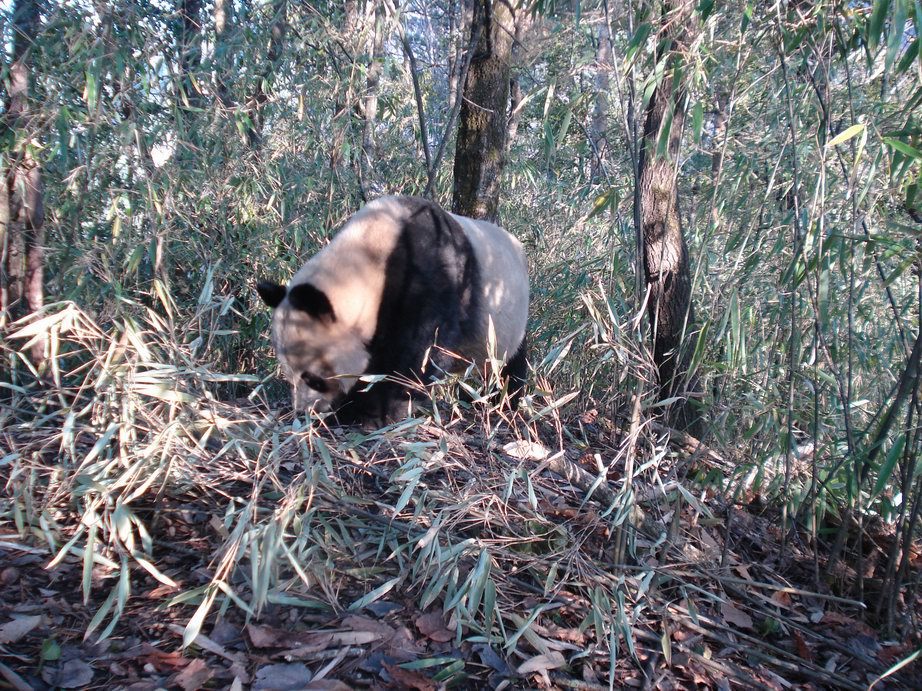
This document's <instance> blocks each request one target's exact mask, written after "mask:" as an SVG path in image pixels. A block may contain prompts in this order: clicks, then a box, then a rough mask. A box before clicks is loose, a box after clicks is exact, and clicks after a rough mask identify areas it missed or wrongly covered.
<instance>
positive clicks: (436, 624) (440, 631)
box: [416, 612, 455, 643]
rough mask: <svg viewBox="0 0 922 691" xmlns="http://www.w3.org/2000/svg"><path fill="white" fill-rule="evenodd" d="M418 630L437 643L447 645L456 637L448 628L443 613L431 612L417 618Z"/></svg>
mask: <svg viewBox="0 0 922 691" xmlns="http://www.w3.org/2000/svg"><path fill="white" fill-rule="evenodd" d="M416 628H417V629H419V632H420V633H421V634H423V635H424V636H427V637H428V638H430V639H431V640H433V641H435V642H436V643H447V642H448V641H450V640H451V639H453V638H454V637H455V633H454V631H451V630H449V628H448V626H446V624H445V618H444V617H443V616H442V614H441V612H430V613H429V614H421V615H420V616H418V617H416Z"/></svg>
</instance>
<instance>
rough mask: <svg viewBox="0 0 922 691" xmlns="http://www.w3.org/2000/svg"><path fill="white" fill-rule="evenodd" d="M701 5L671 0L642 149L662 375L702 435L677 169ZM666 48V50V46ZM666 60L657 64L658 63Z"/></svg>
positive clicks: (650, 309)
mask: <svg viewBox="0 0 922 691" xmlns="http://www.w3.org/2000/svg"><path fill="white" fill-rule="evenodd" d="M693 11H694V0H666V1H665V2H664V3H663V25H664V26H667V25H668V26H670V27H671V29H670V32H669V33H670V36H669V38H671V39H672V47H671V51H670V53H669V54H668V55H667V56H665V59H666V60H667V62H666V71H665V73H664V75H663V78H662V80H661V81H660V83H659V85H658V86H657V87H656V88H655V89H654V91H653V95H652V96H651V98H650V101H649V103H648V104H647V109H646V118H645V122H644V129H643V140H642V142H641V147H640V219H641V221H640V222H641V228H640V230H641V237H642V241H643V267H644V277H645V279H646V283H647V289H648V291H649V296H648V302H647V314H648V316H649V319H650V323H651V327H652V334H653V359H654V362H655V364H656V367H657V370H658V373H659V386H660V397H661V398H662V399H666V398H671V397H673V396H679V397H681V398H682V401H681V402H679V403H677V404H675V405H673V406H670V408H669V410H667V412H666V416H667V420H668V421H669V422H670V424H672V425H673V426H675V427H678V428H679V429H689V431H691V432H692V433H693V434H695V431H693V430H694V428H696V427H697V424H698V423H697V417H696V414H695V412H694V409H693V407H692V406H690V405H689V404H688V398H687V396H688V394H690V393H694V388H695V387H694V385H690V382H687V381H686V377H685V375H686V370H687V366H688V361H689V352H688V349H687V348H685V347H683V346H684V345H685V340H686V338H685V337H686V335H687V334H688V333H689V332H690V331H691V325H692V322H693V320H694V315H693V311H692V304H691V277H690V273H689V262H688V249H687V247H686V244H685V237H684V235H683V232H682V223H681V217H680V215H679V197H678V189H677V180H676V177H677V168H678V160H679V145H680V143H681V139H682V129H683V126H684V124H685V114H686V113H685V88H686V87H685V84H684V83H678V84H676V83H675V80H674V79H673V77H674V75H675V72H676V69H677V68H678V67H679V66H680V65H681V64H682V61H683V51H685V50H687V48H688V46H689V45H691V43H692V40H693V35H692V34H693V32H694V31H696V28H695V24H694V17H693V16H692V14H693ZM660 45H662V44H660ZM663 57H664V56H661V55H660V54H659V50H658V51H657V55H656V56H655V58H654V63H656V64H658V63H659V61H660V60H661V59H663Z"/></svg>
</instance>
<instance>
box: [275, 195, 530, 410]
mask: <svg viewBox="0 0 922 691" xmlns="http://www.w3.org/2000/svg"><path fill="white" fill-rule="evenodd" d="M257 291H258V292H259V295H260V297H261V298H262V299H263V301H264V302H265V303H266V304H267V305H269V306H270V307H272V308H273V310H274V311H273V316H272V343H273V346H274V347H275V352H276V355H277V356H278V359H279V362H280V364H281V367H282V371H283V374H284V376H285V378H286V379H287V380H288V381H289V382H290V383H291V385H292V397H293V403H294V406H295V408H296V409H298V410H305V409H311V408H313V409H315V410H318V411H325V410H330V409H334V410H336V411H337V413H336V414H337V419H338V420H339V421H340V422H345V423H349V422H355V421H367V420H375V421H384V420H388V419H392V418H395V417H399V416H400V414H401V412H402V411H405V410H406V402H407V396H408V391H407V389H406V388H405V387H403V386H401V385H400V384H399V383H398V382H395V381H392V379H398V380H399V379H404V380H409V381H419V380H422V381H425V380H426V379H427V378H428V376H429V375H431V374H436V373H438V372H439V371H440V370H442V371H457V370H459V369H461V368H463V367H465V366H466V364H467V363H466V361H471V360H473V361H474V362H478V363H483V362H484V361H485V360H486V359H487V357H488V356H489V353H488V345H487V343H488V340H489V339H488V331H489V324H490V321H491V320H492V323H493V329H494V334H495V343H496V353H495V355H496V356H497V357H498V358H499V359H501V360H502V361H504V363H505V365H504V368H503V372H502V374H503V377H504V378H505V379H506V380H507V381H508V387H507V388H508V389H509V390H510V392H511V393H512V397H513V403H515V402H516V401H517V400H518V397H519V395H520V393H521V389H522V386H523V385H524V381H525V375H526V362H525V325H526V321H527V318H528V272H527V268H526V264H525V254H524V251H523V249H522V245H521V243H520V242H519V241H518V240H517V239H516V238H514V237H513V236H512V235H510V234H509V233H508V232H506V231H505V230H503V229H502V228H500V227H498V226H496V225H493V224H492V223H487V222H485V221H476V220H473V219H469V218H464V217H462V216H455V215H454V214H449V213H447V212H445V211H443V210H442V209H441V208H439V207H438V206H437V205H435V204H434V203H432V202H430V201H428V200H425V199H420V198H416V197H383V198H381V199H377V200H375V201H373V202H371V203H370V204H368V205H367V206H365V207H364V208H362V209H361V210H360V211H358V212H357V213H356V214H355V215H354V216H352V218H350V219H349V221H348V222H347V223H346V225H345V226H343V228H342V229H341V230H340V231H339V232H338V233H337V234H336V236H335V237H334V238H333V240H332V241H331V242H330V243H329V244H328V245H327V246H326V247H325V248H324V249H322V250H321V251H320V252H319V253H318V254H317V255H315V256H314V257H312V258H311V259H310V260H309V261H308V262H307V263H306V264H305V265H304V266H303V267H302V268H301V270H300V271H298V272H297V273H296V274H295V275H294V277H293V278H292V279H291V281H290V282H289V284H288V287H287V288H286V287H284V286H281V285H278V284H275V283H268V282H261V283H259V284H258V285H257ZM433 344H436V345H437V346H438V347H437V348H432V346H433ZM430 348H431V350H430ZM427 351H429V357H428V361H427V363H426V365H425V369H424V367H423V364H424V363H423V361H424V359H425V358H426V353H427ZM363 374H384V375H391V377H389V379H388V380H385V381H381V382H378V383H376V384H374V386H372V387H371V388H370V389H369V390H366V389H368V387H367V384H365V383H364V382H358V377H360V376H362V375H363Z"/></svg>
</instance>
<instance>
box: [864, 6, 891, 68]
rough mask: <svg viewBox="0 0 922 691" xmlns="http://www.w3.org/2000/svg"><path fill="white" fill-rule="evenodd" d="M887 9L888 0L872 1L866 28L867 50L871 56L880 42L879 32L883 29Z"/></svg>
mask: <svg viewBox="0 0 922 691" xmlns="http://www.w3.org/2000/svg"><path fill="white" fill-rule="evenodd" d="M889 9H890V0H876V1H875V3H874V9H873V11H872V12H871V19H870V20H869V21H868V29H867V43H868V50H869V51H870V53H871V55H872V56H873V55H874V53H876V52H877V46H878V45H879V44H880V34H881V32H882V31H883V29H884V20H885V19H886V18H887V11H888V10H889Z"/></svg>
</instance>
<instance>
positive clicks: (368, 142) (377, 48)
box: [362, 3, 384, 170]
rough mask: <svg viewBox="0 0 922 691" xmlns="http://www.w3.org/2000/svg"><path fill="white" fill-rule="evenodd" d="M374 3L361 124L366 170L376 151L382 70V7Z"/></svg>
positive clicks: (370, 166) (372, 164)
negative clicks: (379, 88) (362, 120)
mask: <svg viewBox="0 0 922 691" xmlns="http://www.w3.org/2000/svg"><path fill="white" fill-rule="evenodd" d="M373 4H374V10H373V12H372V14H373V17H372V20H373V21H374V28H373V34H372V39H371V57H370V58H369V62H368V70H367V73H366V78H365V107H364V116H365V121H364V123H363V125H362V159H363V163H364V165H365V168H366V170H374V164H375V159H376V158H377V152H376V151H375V147H376V142H375V126H376V125H377V120H378V87H379V84H380V82H381V73H382V72H383V70H384V8H383V7H381V6H380V5H378V4H377V3H373Z"/></svg>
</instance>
